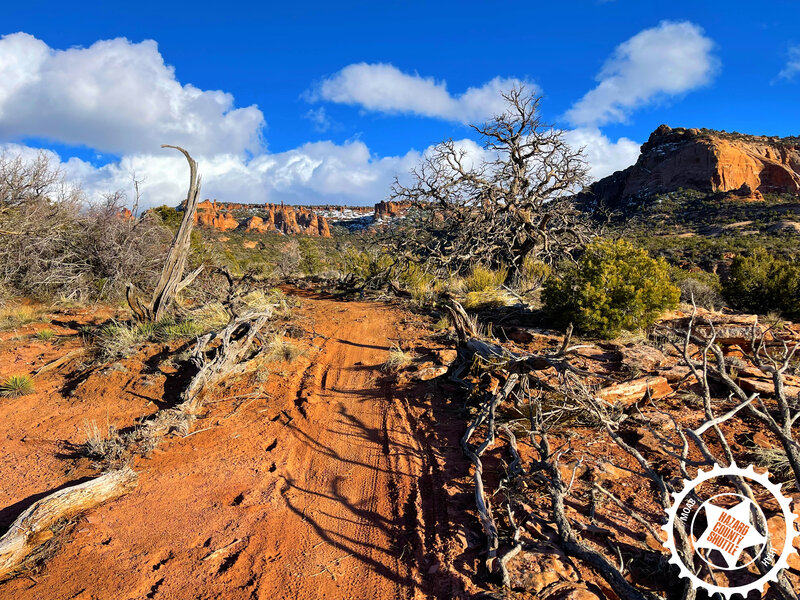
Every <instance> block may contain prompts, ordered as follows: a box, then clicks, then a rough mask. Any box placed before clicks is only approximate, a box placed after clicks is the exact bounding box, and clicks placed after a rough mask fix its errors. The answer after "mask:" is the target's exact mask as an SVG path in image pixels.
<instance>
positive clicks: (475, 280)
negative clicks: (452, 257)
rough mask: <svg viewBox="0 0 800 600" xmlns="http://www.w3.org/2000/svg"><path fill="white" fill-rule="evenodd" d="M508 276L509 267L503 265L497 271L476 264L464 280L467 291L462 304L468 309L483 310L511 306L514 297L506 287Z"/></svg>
mask: <svg viewBox="0 0 800 600" xmlns="http://www.w3.org/2000/svg"><path fill="white" fill-rule="evenodd" d="M507 278H508V268H507V267H505V266H503V267H500V268H499V269H498V270H496V271H492V270H491V269H487V268H486V267H483V266H480V265H478V266H476V267H474V268H473V269H472V272H471V273H470V274H469V275H468V276H467V277H466V278H464V280H463V283H462V286H463V290H464V292H465V294H464V296H463V299H462V302H461V304H462V305H463V306H464V308H465V309H466V310H482V309H488V308H499V307H501V306H511V305H512V304H514V303H515V299H514V297H513V296H512V295H511V294H509V293H508V292H507V291H506V290H505V289H504V288H503V285H504V284H505V281H506V279H507Z"/></svg>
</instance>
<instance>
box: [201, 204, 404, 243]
mask: <svg viewBox="0 0 800 600" xmlns="http://www.w3.org/2000/svg"><path fill="white" fill-rule="evenodd" d="M410 205H411V204H410V203H408V202H384V201H381V202H378V203H377V204H376V205H375V206H374V207H372V206H338V205H330V204H326V205H317V206H289V205H285V204H236V203H231V202H217V201H216V200H204V201H203V202H200V203H199V204H198V205H197V212H196V213H195V219H194V220H195V223H196V224H198V225H200V226H201V227H206V228H209V229H216V230H217V231H243V232H249V233H269V232H277V233H282V234H285V235H298V234H299V235H313V236H320V237H331V230H330V225H331V223H333V224H337V225H342V226H344V227H346V228H348V229H350V230H351V231H352V230H358V229H365V228H368V227H371V226H372V225H375V224H379V223H383V222H386V221H388V220H391V219H394V218H397V217H401V216H403V215H404V214H405V213H406V212H407V211H408V209H409V207H410Z"/></svg>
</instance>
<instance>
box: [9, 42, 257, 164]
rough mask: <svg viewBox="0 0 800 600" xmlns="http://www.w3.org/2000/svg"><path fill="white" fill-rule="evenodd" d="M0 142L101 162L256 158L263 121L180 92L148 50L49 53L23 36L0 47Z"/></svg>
mask: <svg viewBox="0 0 800 600" xmlns="http://www.w3.org/2000/svg"><path fill="white" fill-rule="evenodd" d="M0 81H2V86H0V137H2V138H5V139H9V138H11V139H14V138H21V137H42V138H45V139H49V140H54V141H58V142H62V143H65V144H69V145H84V146H88V147H90V148H94V149H96V150H99V151H101V152H111V153H116V154H123V153H129V152H152V151H154V150H155V149H157V148H158V147H159V146H160V145H161V144H166V143H168V144H177V145H183V146H186V147H189V148H192V150H193V151H194V152H197V153H212V152H219V153H243V152H246V151H251V152H255V151H258V150H259V149H260V148H261V146H262V144H261V138H260V135H261V129H262V127H263V125H264V115H263V114H262V113H261V111H260V110H259V109H258V108H257V107H256V106H249V107H246V108H235V107H234V100H233V96H232V95H231V94H227V93H225V92H222V91H214V90H210V91H204V90H201V89H199V88H197V87H195V86H193V85H191V84H187V85H182V84H181V83H180V82H179V81H178V80H177V79H176V77H175V71H174V69H173V68H172V67H171V66H169V65H166V64H165V63H164V59H163V57H162V56H161V54H160V53H159V51H158V46H157V44H156V42H154V41H152V40H145V41H143V42H141V43H133V42H130V41H128V40H127V39H124V38H117V39H114V40H104V41H99V42H96V43H94V44H92V45H91V46H89V47H88V48H70V49H68V50H55V49H53V48H50V47H49V46H47V44H45V43H44V42H43V41H41V40H39V39H37V38H35V37H33V36H31V35H28V34H26V33H14V34H11V35H6V36H3V37H2V38H0Z"/></svg>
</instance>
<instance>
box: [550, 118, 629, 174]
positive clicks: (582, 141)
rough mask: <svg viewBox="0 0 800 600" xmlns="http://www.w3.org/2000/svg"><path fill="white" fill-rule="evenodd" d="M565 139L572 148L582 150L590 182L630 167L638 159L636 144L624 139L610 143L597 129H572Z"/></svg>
mask: <svg viewBox="0 0 800 600" xmlns="http://www.w3.org/2000/svg"><path fill="white" fill-rule="evenodd" d="M565 137H566V140H567V143H568V144H570V145H571V146H572V147H573V148H584V156H585V158H586V161H587V162H588V163H589V177H590V178H591V179H592V181H596V180H598V179H602V178H603V177H606V176H607V175H611V174H612V173H613V172H615V171H619V170H621V169H624V168H626V167H629V166H631V165H632V164H633V163H635V162H636V159H637V158H638V157H639V147H640V144H639V143H638V142H634V141H633V140H629V139H628V138H624V137H623V138H619V139H618V140H617V141H616V142H612V141H611V140H610V139H609V138H608V137H606V136H605V135H603V134H602V133H601V132H600V130H599V129H597V128H585V127H581V128H578V129H572V130H570V131H567V132H566V136H565Z"/></svg>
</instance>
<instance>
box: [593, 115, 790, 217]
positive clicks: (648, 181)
mask: <svg viewBox="0 0 800 600" xmlns="http://www.w3.org/2000/svg"><path fill="white" fill-rule="evenodd" d="M679 189H693V190H697V191H700V192H705V193H709V194H711V193H729V194H730V195H731V196H735V197H740V198H744V199H751V200H760V199H762V198H763V194H767V193H769V194H792V195H800V138H799V137H788V138H779V137H766V136H754V135H744V134H739V133H727V132H725V131H713V130H710V129H684V128H675V129H672V128H670V127H668V126H667V125H661V126H660V127H659V128H658V129H656V130H655V131H654V132H653V133H652V134H650V138H649V139H648V140H647V142H645V143H644V144H643V145H642V149H641V153H640V155H639V159H638V160H637V161H636V164H634V165H633V166H630V167H628V168H627V169H625V170H623V171H617V172H616V173H614V174H613V175H610V176H608V177H606V178H604V179H601V180H600V181H597V182H595V183H594V184H592V185H591V186H590V188H589V192H590V196H591V201H592V202H593V203H598V204H600V203H602V204H604V205H606V206H608V207H611V208H616V207H618V206H619V205H621V204H623V203H624V202H625V201H626V200H629V199H632V198H644V197H647V196H652V195H654V194H663V193H667V192H673V191H677V190H679Z"/></svg>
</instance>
